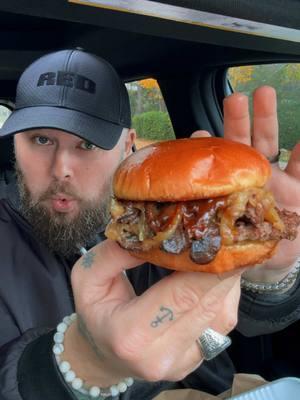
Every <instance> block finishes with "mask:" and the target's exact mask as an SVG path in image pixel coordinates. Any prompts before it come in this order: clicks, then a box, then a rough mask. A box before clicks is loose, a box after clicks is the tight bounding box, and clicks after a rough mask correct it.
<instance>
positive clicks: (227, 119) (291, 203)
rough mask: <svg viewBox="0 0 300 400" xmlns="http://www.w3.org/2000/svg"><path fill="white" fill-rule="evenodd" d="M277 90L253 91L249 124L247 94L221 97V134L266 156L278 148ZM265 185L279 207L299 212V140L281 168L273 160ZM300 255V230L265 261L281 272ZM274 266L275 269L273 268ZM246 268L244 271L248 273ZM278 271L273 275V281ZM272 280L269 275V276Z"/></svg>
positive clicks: (270, 155) (269, 88) (271, 154)
mask: <svg viewBox="0 0 300 400" xmlns="http://www.w3.org/2000/svg"><path fill="white" fill-rule="evenodd" d="M276 107H277V105H276V92H275V90H274V89H273V88H271V87H269V86H263V87H260V88H258V89H256V91H255V92H254V94H253V122H252V129H251V124H250V116H249V107H248V98H247V96H245V95H243V94H240V93H235V94H232V95H231V96H229V97H227V98H226V99H225V100H224V137H225V138H227V139H230V140H235V141H238V142H241V143H245V144H248V145H252V146H253V147H254V148H256V149H257V150H258V151H260V152H261V153H262V154H264V155H265V156H266V157H274V156H276V154H277V153H278V151H279V148H278V147H279V144H278V121H277V109H276ZM267 189H270V191H271V192H272V193H273V194H274V197H275V201H276V203H277V205H278V207H279V208H285V209H287V210H290V211H295V212H297V213H298V214H300V142H299V143H298V144H296V146H295V147H294V149H293V151H292V154H291V158H290V160H289V163H288V165H287V167H286V169H285V170H284V171H282V170H281V169H280V168H279V166H278V165H277V164H272V176H271V179H270V181H269V182H268V185H267ZM299 256H300V232H299V233H298V236H297V238H296V239H295V240H293V241H289V240H281V242H280V244H279V246H278V248H277V251H276V254H275V256H274V257H273V258H272V259H270V260H269V261H267V262H266V263H265V264H264V267H266V268H268V269H272V270H273V273H274V274H275V273H276V272H278V273H281V274H282V275H283V276H284V275H285V274H286V273H287V272H288V270H289V268H290V266H291V265H292V264H293V263H294V262H295V260H296V258H297V257H299ZM275 270H276V271H275ZM248 273H249V272H247V274H248ZM278 277H280V275H278V276H276V274H275V275H274V281H276V280H278ZM270 281H272V279H270Z"/></svg>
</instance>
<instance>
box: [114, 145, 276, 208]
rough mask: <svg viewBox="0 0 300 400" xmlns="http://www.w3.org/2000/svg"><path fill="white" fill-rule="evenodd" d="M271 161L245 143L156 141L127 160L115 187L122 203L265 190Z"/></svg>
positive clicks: (116, 194)
mask: <svg viewBox="0 0 300 400" xmlns="http://www.w3.org/2000/svg"><path fill="white" fill-rule="evenodd" d="M270 174H271V168H270V164H269V162H268V161H267V159H266V158H265V157H264V156H263V155H262V154H260V153H259V152H258V151H256V150H255V149H253V148H252V147H250V146H247V145H245V144H241V143H236V142H233V141H230V140H225V139H222V138H191V139H176V140H169V141H166V142H159V143H153V144H151V145H149V146H147V147H144V148H142V149H140V150H139V151H138V152H137V153H134V154H132V155H131V156H130V157H128V158H127V159H125V160H124V161H123V162H122V163H121V165H120V166H119V168H118V169H117V171H116V173H115V176H114V181H113V187H114V194H115V196H116V197H117V198H119V199H123V200H134V201H139V200H142V201H143V200H147V201H186V200H197V199H203V198H204V199H207V198H213V197H219V196H226V195H229V194H231V193H233V192H237V191H242V190H244V189H247V188H252V187H263V186H264V185H265V183H266V181H267V180H268V178H269V177H270Z"/></svg>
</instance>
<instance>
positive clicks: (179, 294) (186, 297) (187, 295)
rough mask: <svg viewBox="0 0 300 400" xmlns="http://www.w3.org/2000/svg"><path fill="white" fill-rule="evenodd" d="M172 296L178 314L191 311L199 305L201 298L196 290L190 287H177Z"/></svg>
mask: <svg viewBox="0 0 300 400" xmlns="http://www.w3.org/2000/svg"><path fill="white" fill-rule="evenodd" d="M172 295H173V299H172V300H173V303H174V305H175V307H176V309H177V311H178V312H184V311H188V310H191V309H192V308H194V307H195V306H196V305H197V304H198V303H199V296H198V294H197V292H196V290H195V289H194V288H192V287H191V286H188V285H181V286H177V287H175V288H174V290H173V293H172Z"/></svg>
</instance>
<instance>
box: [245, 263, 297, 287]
mask: <svg viewBox="0 0 300 400" xmlns="http://www.w3.org/2000/svg"><path fill="white" fill-rule="evenodd" d="M299 271H300V258H298V259H297V261H296V262H295V264H294V266H293V268H292V270H291V271H290V272H289V273H288V274H287V276H285V277H284V278H283V279H281V280H280V281H278V282H274V283H264V282H250V281H248V280H247V279H245V278H242V279H241V288H242V289H244V290H246V291H249V292H253V293H261V294H263V293H270V294H271V293H278V292H281V291H283V290H285V289H288V288H290V287H292V286H293V284H294V283H295V282H296V279H297V277H298V275H299Z"/></svg>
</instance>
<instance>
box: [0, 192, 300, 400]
mask: <svg viewBox="0 0 300 400" xmlns="http://www.w3.org/2000/svg"><path fill="white" fill-rule="evenodd" d="M0 238H1V253H0V254H1V255H0V257H1V258H0V259H1V272H0V326H1V330H0V346H1V345H2V347H1V349H0V400H21V399H23V400H27V399H28V400H40V399H43V400H44V399H45V400H46V399H48V398H49V399H56V400H60V399H72V398H74V395H73V394H72V392H71V391H70V390H69V389H68V387H67V386H66V385H65V384H64V382H63V381H62V379H61V376H60V374H59V372H58V371H57V367H56V364H55V361H54V359H53V356H52V354H51V347H52V335H53V328H54V327H55V326H56V325H57V323H58V322H60V321H61V319H62V318H63V317H64V316H65V315H68V314H70V313H71V312H73V310H74V304H73V298H72V291H71V288H70V270H71V265H72V264H73V262H74V260H72V261H70V260H69V261H67V260H63V259H60V258H58V257H55V256H54V255H53V254H51V253H49V251H48V249H47V248H46V247H45V246H44V245H43V244H41V243H40V242H39V241H38V240H37V239H36V238H35V237H34V235H33V233H32V230H31V227H30V226H29V224H28V223H27V222H26V221H25V220H24V219H23V218H22V217H21V216H20V215H19V213H18V212H17V211H16V210H15V207H14V206H13V205H12V204H10V203H9V201H8V200H1V201H0ZM167 273H169V272H168V271H166V270H165V269H161V268H157V267H155V266H152V265H144V266H142V267H137V268H135V269H133V270H130V271H128V277H129V279H130V281H131V282H132V284H133V286H134V288H135V290H136V293H137V294H140V293H142V292H143V291H144V290H146V289H147V287H149V286H151V285H152V284H153V283H155V282H156V281H158V280H159V279H161V278H162V277H163V276H164V275H166V274H167ZM299 297H300V290H298V285H295V288H294V289H293V290H292V291H290V292H289V294H288V295H286V296H284V297H278V296H277V297H276V298H274V299H273V300H272V299H270V298H267V299H264V298H255V297H254V296H249V295H247V296H245V295H244V296H243V298H242V302H241V314H240V321H241V329H242V330H243V331H244V333H247V331H248V330H250V328H251V335H255V333H256V331H255V329H256V327H257V332H258V333H261V331H266V332H267V331H268V330H269V331H270V332H274V331H276V330H280V329H283V328H285V327H286V326H288V325H290V324H291V323H292V322H294V321H296V320H297V319H298V316H299V313H300V312H299V307H298V304H299ZM274 304H276V307H275V308H277V309H278V310H279V309H280V313H278V312H274ZM275 311H276V310H275ZM233 335H236V337H235V340H236V343H237V345H236V346H232V349H231V353H232V354H231V355H232V357H233V359H234V360H235V361H236V363H237V364H238V365H242V364H243V363H241V359H242V360H244V359H245V357H248V356H249V352H248V353H247V346H248V344H247V339H246V337H245V336H244V335H241V334H240V333H238V332H236V333H234V334H233ZM254 339H255V340H256V339H257V338H254ZM249 340H251V339H249ZM259 340H260V338H259ZM243 341H246V343H244V342H243ZM239 343H242V344H243V348H242V349H239ZM256 346H257V344H256ZM258 346H261V344H260V342H259V343H258ZM256 348H257V347H256ZM237 349H238V350H237ZM244 353H245V354H246V355H245V354H244ZM247 354H248V355H247ZM241 355H242V357H241ZM259 358H261V357H259ZM260 361H261V360H258V362H260ZM239 363H240V364H239ZM255 365H256V361H255V362H254V369H255ZM246 367H247V365H246ZM234 371H235V369H234V366H233V363H232V361H231V359H230V358H229V356H228V354H227V353H226V352H223V353H222V354H221V355H220V356H218V357H217V358H215V359H214V360H212V361H210V362H204V363H203V364H202V365H201V367H200V368H199V369H198V370H197V371H195V372H194V373H193V374H191V375H189V376H188V377H187V378H186V379H185V380H184V381H182V382H178V383H170V382H158V383H155V384H150V383H146V382H139V383H137V384H135V385H133V387H132V388H130V390H128V391H127V392H126V393H125V394H124V395H122V396H121V398H122V400H136V399H143V400H146V399H151V398H153V397H154V396H155V395H157V393H158V392H160V391H161V390H162V388H164V389H167V388H174V387H191V388H198V389H199V390H204V391H208V392H210V393H219V392H222V391H224V390H226V389H227V388H228V387H229V386H230V385H231V381H232V376H233V373H234ZM250 372H258V373H259V372H261V371H258V370H256V371H250ZM49 388H51V389H49Z"/></svg>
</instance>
